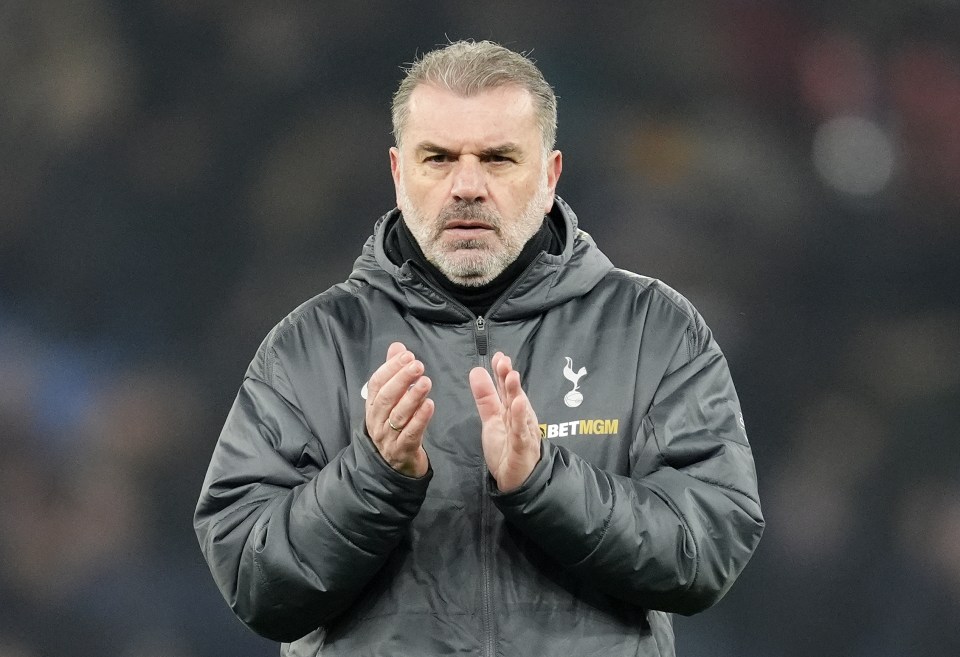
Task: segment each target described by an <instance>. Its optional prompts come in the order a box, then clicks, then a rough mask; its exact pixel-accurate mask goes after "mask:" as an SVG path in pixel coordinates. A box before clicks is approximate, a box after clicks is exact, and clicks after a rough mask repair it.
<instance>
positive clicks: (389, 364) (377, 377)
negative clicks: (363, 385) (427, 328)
mask: <svg viewBox="0 0 960 657" xmlns="http://www.w3.org/2000/svg"><path fill="white" fill-rule="evenodd" d="M394 344H399V343H394ZM390 347H391V349H393V345H390ZM395 351H396V352H397V353H394V354H393V355H392V356H390V357H389V358H388V359H387V360H386V362H384V363H383V364H382V365H381V366H380V367H378V368H377V371H376V372H374V373H373V375H372V376H371V377H370V380H369V381H367V403H368V404H372V403H373V401H374V400H375V399H376V398H377V395H378V394H379V392H380V390H381V389H382V388H383V386H384V385H385V384H386V383H387V381H389V380H390V379H392V378H393V377H394V376H395V375H396V374H397V372H399V371H400V369H401V368H402V367H403V366H404V365H408V364H409V363H411V362H413V360H414V357H413V353H412V352H410V351H407V350H406V349H404V350H403V351H400V350H395Z"/></svg>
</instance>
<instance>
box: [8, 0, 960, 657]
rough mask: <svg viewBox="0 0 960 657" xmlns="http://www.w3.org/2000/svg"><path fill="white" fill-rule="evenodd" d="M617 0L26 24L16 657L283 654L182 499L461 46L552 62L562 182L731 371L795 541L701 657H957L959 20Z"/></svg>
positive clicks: (775, 514)
mask: <svg viewBox="0 0 960 657" xmlns="http://www.w3.org/2000/svg"><path fill="white" fill-rule="evenodd" d="M596 4H597V6H596V7H595V8H588V6H587V3H565V2H557V1H553V2H544V1H529V2H523V3H510V2H487V3H462V4H461V3H442V2H437V3H411V2H402V3H401V2H387V1H385V0H365V1H363V2H356V3H345V2H319V1H312V2H311V1H307V0H276V1H275V2H270V3H262V2H253V1H251V0H240V1H239V2H238V1H232V2H227V1H225V0H139V1H133V0H126V1H123V2H121V1H120V0H71V1H69V2H68V1H66V0H33V1H30V2H26V1H23V0H21V1H19V2H17V1H16V0H2V1H0V432H2V436H0V491H2V492H0V657H40V656H49V655H71V656H77V657H85V656H98V657H99V656H103V655H110V656H116V657H160V656H163V657H208V656H209V657H214V656H220V655H229V656H231V657H248V656H249V657H253V656H259V655H275V654H277V646H276V645H275V644H271V643H270V642H267V641H265V640H262V639H259V638H258V637H256V636H254V635H253V634H252V633H250V632H249V631H248V630H246V629H245V628H244V627H243V626H242V625H241V624H240V623H239V622H238V621H237V620H235V619H234V618H233V616H232V615H231V613H230V611H229V610H228V608H227V606H226V605H225V604H224V602H223V601H222V599H221V598H220V596H219V593H218V592H217V590H216V588H215V586H214V583H213V580H212V578H211V577H210V575H209V573H208V571H207V567H206V565H205V563H204V562H203V560H202V557H201V555H200V551H199V548H198V546H197V542H196V538H195V536H194V533H193V529H192V526H191V521H192V513H193V507H194V504H195V502H196V499H197V495H198V493H199V490H200V485H201V482H202V479H203V475H204V472H205V469H206V465H207V461H208V459H209V456H210V454H211V452H212V449H213V446H214V443H215V441H216V439H217V435H218V433H219V429H220V426H221V424H222V422H223V420H224V417H225V415H226V413H227V410H228V409H229V406H230V404H231V402H232V399H233V396H234V395H235V393H236V390H237V388H238V386H239V384H240V381H241V378H242V376H243V372H244V370H245V368H246V366H247V364H248V362H249V361H250V359H251V358H252V357H253V355H254V352H255V350H256V348H257V346H258V344H259V343H260V341H261V339H262V338H263V336H264V335H265V334H266V332H267V331H268V330H269V329H270V328H271V327H272V326H273V325H274V324H275V323H276V322H278V321H279V320H280V319H281V318H282V317H283V316H284V315H285V314H286V313H287V312H289V311H290V310H291V309H292V308H294V307H295V306H296V305H297V304H299V303H300V302H302V301H304V300H305V299H307V298H309V297H311V296H313V295H314V294H316V293H318V292H319V291H322V290H323V289H325V288H326V287H327V286H329V285H331V284H333V283H335V282H338V281H340V280H342V279H344V278H345V277H346V276H347V274H348V272H349V270H350V267H351V264H352V262H353V260H354V258H355V257H356V255H357V254H358V253H359V250H360V247H361V245H362V243H363V241H364V239H365V238H366V236H367V235H368V234H369V232H370V230H371V228H372V226H373V223H374V221H375V220H376V219H377V217H379V216H380V215H381V214H382V213H384V212H385V211H387V210H389V209H390V208H391V207H392V205H393V200H394V195H393V189H392V184H391V180H390V176H389V167H388V158H387V149H388V147H389V146H390V145H391V138H390V122H389V102H390V96H391V94H392V92H393V90H394V88H395V86H396V84H397V83H398V81H399V79H400V77H401V75H402V74H401V70H400V67H401V65H403V64H405V63H408V62H410V61H411V60H412V59H413V58H414V56H415V55H416V54H417V53H418V52H422V51H424V50H428V49H431V48H432V47H434V46H435V45H437V44H440V43H443V42H445V41H446V40H447V39H448V38H450V39H458V38H476V39H482V38H489V39H493V40H495V41H498V42H500V43H503V44H504V45H507V46H509V47H512V48H513V49H515V50H521V51H532V56H533V58H534V59H535V60H537V62H538V63H539V65H540V66H541V68H542V70H543V71H544V73H545V75H546V77H547V79H548V80H549V81H550V82H551V83H552V84H553V85H554V87H555V89H556V91H557V93H558V95H559V96H560V129H559V135H558V141H559V147H560V148H561V149H562V150H563V151H564V156H565V157H564V160H565V168H564V174H563V178H562V179H561V181H560V185H559V191H560V194H561V195H562V196H563V197H564V198H565V199H566V200H567V201H568V202H569V203H570V204H571V205H572V206H573V208H574V209H575V210H576V211H577V213H578V214H579V217H580V221H581V225H582V227H584V228H585V229H586V230H588V231H590V232H591V233H592V234H593V236H594V238H595V239H596V241H597V242H598V243H599V245H600V246H601V248H603V249H604V250H605V251H606V253H607V254H608V255H609V256H610V257H611V259H613V261H614V262H615V263H616V264H617V265H619V266H621V267H624V268H628V269H631V270H634V271H638V272H641V273H644V274H648V275H652V276H656V277H658V278H661V279H663V280H665V281H666V282H667V283H669V284H670V285H672V286H673V287H675V288H677V289H678V290H679V291H680V292H682V293H683V294H685V295H686V296H687V297H689V298H690V299H691V300H692V301H693V302H694V304H695V305H697V307H698V308H699V309H700V310H701V312H702V313H703V314H704V315H705V317H706V318H707V321H708V322H709V323H710V325H711V327H712V328H713V330H714V333H715V335H716V337H717V339H718V341H719V342H720V344H721V346H722V347H723V348H724V350H725V352H726V353H727V356H728V358H729V361H730V363H731V367H732V369H733V373H734V378H735V381H736V382H737V386H738V389H739V392H740V395H741V398H742V403H743V410H744V415H745V417H746V421H747V425H748V430H749V433H750V438H751V441H752V444H753V448H754V452H755V456H756V461H757V466H758V470H759V476H760V483H761V496H762V499H763V502H764V511H765V515H766V517H767V522H768V529H767V532H766V535H765V537H764V540H763V541H762V543H761V545H760V548H759V550H758V552H757V554H756V556H755V558H754V561H753V562H752V563H751V565H750V566H749V567H748V568H747V570H746V572H745V573H744V575H743V577H742V578H741V579H740V581H739V582H738V583H737V585H736V586H735V587H734V588H733V590H732V591H731V592H730V594H729V595H728V596H727V597H726V598H725V599H724V600H723V601H722V602H720V603H719V604H718V605H717V606H716V607H714V608H713V609H711V610H709V611H707V612H705V613H703V614H701V615H699V616H696V617H693V618H690V619H677V629H678V645H679V649H680V655H681V656H682V657H735V656H736V657H801V656H803V657H806V656H808V655H832V656H840V657H884V656H887V655H889V656H897V657H904V656H913V655H923V656H931V657H937V656H941V655H942V656H944V657H946V656H950V657H955V656H956V655H958V654H960V630H958V623H957V620H958V619H960V468H958V462H960V449H957V447H956V443H957V442H958V440H957V439H958V433H960V298H958V297H960V255H958V254H960V8H958V4H957V3H956V2H951V1H949V0H939V1H937V0H873V1H869V2H868V1H861V2H857V1H850V0H848V1H840V2H826V1H822V0H820V1H817V0H807V1H794V2H785V1H777V0H700V1H686V2H668V1H665V0H659V1H651V2H642V3H641V2H623V3H596ZM951 445H953V446H951Z"/></svg>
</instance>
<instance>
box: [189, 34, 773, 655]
mask: <svg viewBox="0 0 960 657" xmlns="http://www.w3.org/2000/svg"><path fill="white" fill-rule="evenodd" d="M393 123H394V135H395V138H396V147H395V148H392V149H390V163H391V169H392V172H393V179H394V183H395V186H396V195H397V206H398V209H396V210H393V211H392V212H389V213H387V214H386V215H385V216H384V217H382V218H381V219H380V221H379V222H378V223H377V224H376V227H375V229H374V235H373V236H372V237H371V238H370V239H369V240H368V241H367V244H366V246H365V247H364V249H363V253H362V255H361V256H360V258H359V259H358V260H357V262H356V265H355V268H354V271H353V273H352V274H351V275H350V277H349V279H348V280H347V281H346V282H344V283H342V284H340V285H336V286H334V287H333V288H331V289H329V290H327V291H326V292H324V293H323V294H321V295H319V296H318V297H316V298H314V299H312V300H311V301H308V302H307V303H305V304H304V305H302V306H300V307H299V308H298V309H297V310H295V311H294V312H293V313H292V314H291V315H289V316H288V317H287V318H286V319H285V320H283V321H282V322H281V323H280V324H279V325H277V327H276V328H274V330H273V331H272V332H271V333H270V334H269V335H268V337H267V338H266V340H265V341H264V342H263V344H262V345H261V347H260V349H259V351H258V353H257V355H256V357H255V358H254V360H253V362H252V363H251V365H250V367H249V369H248V371H247V375H246V378H245V380H244V383H243V386H242V388H241V389H240V392H239V395H238V396H237V400H236V402H235V404H234V406H233V408H232V410H231V411H230V414H229V416H228V418H227V420H226V424H225V426H224V429H223V432H222V434H221V436H220V440H219V442H218V444H217V447H216V449H215V451H214V454H213V458H212V461H211V463H210V468H209V471H208V473H207V477H206V481H205V482H204V486H203V493H202V496H201V498H200V503H199V506H198V507H197V513H196V518H195V526H196V530H197V535H198V537H199V539H200V543H201V546H202V548H203V552H204V555H205V556H206V558H207V561H208V562H209V564H210V568H211V571H212V572H213V575H214V578H215V580H216V582H217V584H218V585H219V587H220V590H221V591H222V593H223V595H224V597H225V598H226V600H227V602H228V603H229V604H230V606H231V608H232V609H233V610H234V611H235V612H236V614H237V615H238V616H239V617H240V619H241V620H243V621H244V622H245V623H246V624H247V625H249V626H250V627H251V628H253V629H254V630H255V631H257V632H259V633H260V634H262V635H264V636H266V637H270V638H273V639H276V640H279V641H283V642H287V643H284V645H283V647H282V649H281V652H282V654H284V655H288V656H297V657H300V656H305V655H309V656H313V655H325V656H326V655H351V656H356V655H390V656H394V657H395V656H398V655H417V656H424V655H446V654H470V655H487V656H491V657H492V656H494V655H503V656H514V655H517V656H519V655H588V654H589V655H660V656H663V655H673V654H674V648H673V633H672V625H671V620H670V613H673V612H679V613H683V614H690V613H695V612H697V611H700V610H702V609H705V608H706V607H708V606H710V605H711V604H713V603H714V602H716V601H717V600H718V599H719V598H720V597H721V596H722V595H723V594H724V593H725V592H726V591H727V590H728V588H729V587H730V585H731V584H732V582H733V581H734V579H735V578H736V577H737V575H738V574H739V573H740V571H741V570H742V568H743V567H744V565H745V564H746V563H747V561H748V560H749V558H750V555H751V554H752V552H753V550H754V548H755V547H756V545H757V542H758V541H759V539H760V534H761V532H762V528H763V519H762V517H761V513H760V506H759V502H758V498H757V487H756V477H755V474H754V466H753V460H752V456H751V451H750V447H749V445H748V443H747V438H746V435H745V432H744V426H743V422H742V418H741V414H740V409H739V403H738V401H737V396H736V393H735V391H734V388H733V384H732V383H731V380H730V375H729V371H728V369H727V365H726V362H725V360H724V357H723V355H722V354H721V352H720V349H719V348H718V347H717V344H716V342H715V341H714V340H713V338H712V336H711V333H710V331H709V329H708V328H707V327H706V326H705V325H704V323H703V321H702V319H701V318H700V316H699V315H698V314H697V312H696V311H695V310H694V309H693V308H692V307H691V305H690V304H689V303H688V302H687V301H686V300H685V299H683V298H682V297H681V296H680V295H678V294H677V293H676V292H674V291H672V290H671V289H669V288H668V287H666V286H665V285H663V284H662V283H659V282H658V281H655V280H653V279H649V278H645V277H641V276H638V275H635V274H632V273H629V272H625V271H622V270H618V269H615V268H614V267H613V266H612V265H611V264H610V262H609V261H608V260H607V258H606V257H605V256H604V255H603V254H602V253H601V252H600V251H599V250H598V249H597V247H596V245H595V244H594V243H593V242H592V240H591V239H590V237H589V236H588V235H587V234H586V233H584V232H583V231H581V230H579V229H578V228H577V219H576V217H575V216H574V214H573V212H572V211H571V209H570V208H569V207H568V206H567V205H566V204H565V203H564V202H563V201H562V200H560V199H559V198H557V197H555V196H554V191H555V188H556V184H557V180H558V178H559V177H560V172H561V168H562V160H561V155H560V152H559V151H556V150H553V143H554V135H555V130H556V100H555V97H554V95H553V91H552V90H551V89H550V87H549V85H548V84H547V83H546V82H545V81H544V80H543V77H542V75H541V74H540V71H539V70H538V69H537V68H536V67H535V66H534V65H533V64H532V63H531V62H530V61H529V60H527V59H526V58H525V57H523V56H521V55H519V54H517V53H514V52H511V51H510V50H507V49H505V48H502V47H500V46H498V45H496V44H493V43H490V42H480V43H473V42H459V43H453V44H450V45H448V46H446V47H444V48H442V49H440V50H437V51H434V52H431V53H429V54H427V55H426V56H424V57H423V58H422V59H421V60H420V61H419V62H416V63H415V64H414V65H413V67H412V68H411V69H410V70H409V71H408V74H407V77H406V78H405V79H404V80H403V82H402V83H401V85H400V88H399V90H398V91H397V93H396V95H395V97H394V106H393ZM545 215H546V216H545ZM384 354H385V356H384ZM507 354H509V355H507Z"/></svg>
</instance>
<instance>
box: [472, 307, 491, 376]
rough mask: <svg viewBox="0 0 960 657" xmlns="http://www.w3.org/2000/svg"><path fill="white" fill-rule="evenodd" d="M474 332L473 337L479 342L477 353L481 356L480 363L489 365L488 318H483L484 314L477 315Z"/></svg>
mask: <svg viewBox="0 0 960 657" xmlns="http://www.w3.org/2000/svg"><path fill="white" fill-rule="evenodd" d="M474 329H475V330H474V332H473V337H474V340H476V343H477V355H479V356H480V364H481V365H483V366H484V367H486V366H487V347H488V342H487V320H485V319H484V318H483V315H478V316H477V321H476V322H474Z"/></svg>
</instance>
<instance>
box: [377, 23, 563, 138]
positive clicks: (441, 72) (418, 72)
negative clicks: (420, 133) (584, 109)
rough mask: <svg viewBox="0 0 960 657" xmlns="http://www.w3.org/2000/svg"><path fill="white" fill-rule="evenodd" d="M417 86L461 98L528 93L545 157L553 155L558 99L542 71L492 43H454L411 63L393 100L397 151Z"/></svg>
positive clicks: (521, 55)
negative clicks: (507, 89)
mask: <svg viewBox="0 0 960 657" xmlns="http://www.w3.org/2000/svg"><path fill="white" fill-rule="evenodd" d="M420 84H432V85H434V86H437V87H440V88H441V89H447V90H449V91H452V92H454V93H456V94H459V95H461V96H464V97H470V96H473V95H476V94H478V93H480V92H482V91H486V90H489V89H494V88H497V87H503V86H507V85H517V86H519V87H521V88H523V89H526V90H527V91H529V92H530V95H531V96H532V97H533V102H534V106H535V108H536V112H537V123H538V124H539V126H540V135H541V137H542V138H543V148H544V152H545V153H549V152H550V151H551V150H553V146H554V143H555V141H556V138H557V97H556V95H555V94H554V93H553V89H552V88H551V87H550V85H549V84H548V83H547V81H546V80H545V79H544V77H543V74H542V73H541V72H540V69H538V68H537V66H536V64H534V63H533V61H532V60H531V59H529V58H528V57H527V56H526V55H525V54H523V53H517V52H514V51H513V50H510V49H508V48H504V47H503V46H501V45H499V44H496V43H494V42H492V41H454V42H453V43H450V44H447V45H446V46H443V47H442V48H438V49H437V50H432V51H430V52H428V53H426V54H425V55H423V56H422V57H420V58H419V59H417V60H415V61H414V62H413V63H412V64H411V65H410V68H408V69H406V76H405V77H404V78H403V80H402V81H401V82H400V86H399V87H398V88H397V91H396V93H395V94H393V108H392V118H393V138H394V140H395V141H396V143H397V146H399V145H400V141H401V137H402V134H403V128H404V127H405V126H406V123H407V118H408V116H409V113H410V94H412V93H413V90H414V89H416V87H417V86H418V85H420Z"/></svg>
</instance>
